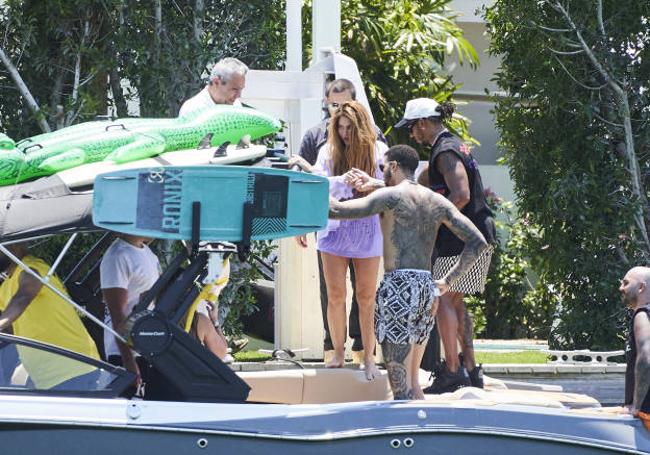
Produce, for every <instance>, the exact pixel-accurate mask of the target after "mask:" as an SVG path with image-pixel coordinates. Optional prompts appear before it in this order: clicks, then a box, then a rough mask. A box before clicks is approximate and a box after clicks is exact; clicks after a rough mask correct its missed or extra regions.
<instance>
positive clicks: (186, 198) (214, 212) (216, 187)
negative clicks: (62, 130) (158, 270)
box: [93, 165, 329, 242]
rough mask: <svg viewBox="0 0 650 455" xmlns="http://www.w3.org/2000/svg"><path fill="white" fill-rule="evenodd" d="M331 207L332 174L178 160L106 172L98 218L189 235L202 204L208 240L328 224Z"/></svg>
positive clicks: (145, 232) (133, 230)
mask: <svg viewBox="0 0 650 455" xmlns="http://www.w3.org/2000/svg"><path fill="white" fill-rule="evenodd" d="M196 203H198V205H197V204H196ZM328 206H329V184H328V181H327V179H326V178H325V177H321V176H317V175H312V174H305V173H300V172H294V171H287V170H283V169H272V168H261V167H250V166H218V165H212V166H176V167H174V166H170V167H164V168H144V169H129V170H122V171H116V172H110V173H106V174H100V175H98V176H97V178H96V179H95V185H94V195H93V223H94V224H95V225H96V226H98V227H101V228H105V229H109V230H112V231H117V232H121V233H124V234H131V235H137V236H142V237H151V238H161V239H175V240H189V239H192V238H193V237H192V226H193V213H195V212H196V211H197V210H198V212H199V213H200V215H199V218H200V222H199V223H198V224H199V226H198V228H199V232H198V236H199V239H200V240H206V241H231V242H238V241H242V240H244V241H247V240H248V239H247V238H246V237H250V239H252V240H270V239H277V238H282V237H291V236H295V235H300V234H305V233H307V232H313V231H318V230H320V229H323V228H324V227H325V225H326V224H327V212H328ZM193 207H195V208H194V209H193ZM196 207H199V208H198V209H197V208H196ZM194 224H195V226H196V221H194Z"/></svg>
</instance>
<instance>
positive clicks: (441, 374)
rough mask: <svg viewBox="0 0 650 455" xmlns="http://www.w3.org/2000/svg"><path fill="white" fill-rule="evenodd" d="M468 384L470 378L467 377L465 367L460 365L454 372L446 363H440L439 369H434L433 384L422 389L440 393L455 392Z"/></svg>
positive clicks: (426, 391) (425, 391) (427, 391)
mask: <svg viewBox="0 0 650 455" xmlns="http://www.w3.org/2000/svg"><path fill="white" fill-rule="evenodd" d="M469 385H470V380H469V378H468V377H467V373H466V371H465V368H464V367H463V366H462V365H461V366H459V367H458V371H457V372H455V373H452V372H450V371H449V370H448V369H447V365H445V364H442V365H441V367H440V369H439V370H438V371H436V375H435V379H434V380H433V384H431V385H430V386H429V387H427V388H426V389H424V390H423V392H424V393H427V394H428V393H432V394H440V393H448V392H455V391H456V390H458V389H460V388H461V387H467V386H469Z"/></svg>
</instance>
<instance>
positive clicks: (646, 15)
mask: <svg viewBox="0 0 650 455" xmlns="http://www.w3.org/2000/svg"><path fill="white" fill-rule="evenodd" d="M485 17H486V20H487V22H488V25H489V29H490V33H491V35H492V45H491V52H492V53H493V54H495V55H498V56H500V58H501V59H502V65H501V68H500V70H499V72H498V74H497V75H496V79H497V82H498V84H499V86H500V87H501V88H502V89H503V91H504V92H505V93H506V94H507V95H506V96H505V97H503V98H500V99H497V100H496V118H497V126H498V129H499V131H500V133H501V146H502V148H503V150H504V152H505V162H506V163H507V164H508V165H509V168H510V173H511V176H512V178H513V180H514V183H515V191H516V194H517V197H518V205H519V209H520V212H521V213H523V214H524V216H526V217H528V218H529V219H530V221H531V222H532V223H534V224H536V225H538V226H539V228H540V231H539V234H540V235H539V237H538V238H536V239H532V240H531V241H530V242H528V244H527V252H528V255H529V257H531V260H532V263H533V266H534V268H535V269H536V271H537V272H538V273H539V274H540V275H543V276H544V277H545V278H546V279H547V280H548V283H549V284H550V285H551V286H552V289H554V290H555V291H556V292H557V293H558V296H559V299H560V304H559V306H558V313H557V316H558V319H557V323H556V324H555V325H554V327H553V333H552V338H551V341H552V342H553V343H555V344H556V345H561V346H565V347H580V348H584V347H592V348H609V347H620V337H621V335H622V331H621V325H622V322H623V319H624V318H623V315H624V313H623V312H622V309H621V304H620V298H619V296H618V292H617V288H618V284H617V283H618V280H619V279H620V278H621V277H622V276H623V274H624V272H625V271H626V270H627V269H628V268H629V267H631V266H632V265H635V264H639V263H646V262H647V260H648V258H649V257H650V244H649V243H648V235H647V226H648V221H649V218H648V213H649V211H648V208H649V207H648V203H647V198H648V194H647V189H648V183H649V182H648V179H647V176H648V175H650V161H649V158H650V157H649V151H650V150H649V146H650V125H649V123H648V115H649V113H650V111H649V110H648V107H647V106H648V105H649V101H650V99H649V98H648V97H649V95H650V90H649V89H650V86H648V80H650V35H649V34H648V29H649V25H650V23H649V21H650V3H648V2H638V1H636V0H622V1H621V2H616V3H614V2H606V3H603V2H602V0H568V1H567V0H540V1H537V2H521V1H518V0H497V1H495V3H494V5H493V6H492V7H490V8H488V9H487V10H486V12H485Z"/></svg>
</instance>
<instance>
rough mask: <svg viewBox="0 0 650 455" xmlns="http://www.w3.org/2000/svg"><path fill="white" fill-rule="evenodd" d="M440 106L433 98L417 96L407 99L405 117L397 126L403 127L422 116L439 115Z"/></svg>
mask: <svg viewBox="0 0 650 455" xmlns="http://www.w3.org/2000/svg"><path fill="white" fill-rule="evenodd" d="M438 106H439V104H438V103H437V102H436V101H435V100H432V99H431V98H415V99H413V100H410V101H407V102H406V109H404V118H403V119H402V120H400V121H399V122H397V125H395V128H402V127H403V126H406V125H408V124H409V123H412V122H413V121H414V120H418V119H421V118H429V117H439V116H440V112H439V111H437V110H436V108H437V107H438Z"/></svg>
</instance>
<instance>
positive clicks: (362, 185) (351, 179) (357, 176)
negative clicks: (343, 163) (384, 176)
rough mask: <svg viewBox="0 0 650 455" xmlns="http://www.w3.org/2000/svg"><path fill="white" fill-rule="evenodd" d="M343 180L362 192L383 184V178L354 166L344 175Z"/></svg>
mask: <svg viewBox="0 0 650 455" xmlns="http://www.w3.org/2000/svg"><path fill="white" fill-rule="evenodd" d="M343 181H344V182H345V183H347V184H348V185H350V186H351V187H353V188H354V189H355V190H357V191H359V192H361V193H367V192H369V191H372V190H375V189H377V188H379V187H381V186H383V182H382V181H381V180H377V179H375V178H372V177H370V176H369V175H368V174H367V173H366V172H364V171H362V170H361V169H357V168H354V167H353V168H352V169H350V170H349V171H348V172H346V173H345V174H344V175H343Z"/></svg>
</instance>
